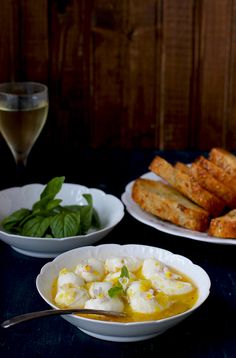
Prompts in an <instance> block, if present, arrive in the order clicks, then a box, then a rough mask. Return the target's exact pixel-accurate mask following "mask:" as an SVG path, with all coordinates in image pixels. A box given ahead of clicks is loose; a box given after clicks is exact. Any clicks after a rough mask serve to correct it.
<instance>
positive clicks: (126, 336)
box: [36, 244, 211, 342]
mask: <svg viewBox="0 0 236 358" xmlns="http://www.w3.org/2000/svg"><path fill="white" fill-rule="evenodd" d="M111 256H118V257H119V256H128V257H131V256H133V257H139V258H141V259H144V258H150V257H154V258H156V259H158V260H160V261H162V262H163V263H165V264H167V265H169V266H171V267H172V268H175V269H177V270H178V271H180V272H182V273H183V274H186V275H187V276H188V277H189V278H190V279H191V280H192V281H193V282H194V283H195V284H196V286H197V287H198V292H199V297H198V299H197V302H196V303H195V305H194V306H193V307H192V308H191V309H190V310H188V311H186V312H184V313H181V314H178V315H176V316H172V317H169V318H166V319H161V320H158V321H157V320H156V321H145V322H132V323H118V322H110V321H109V322H108V321H101V320H94V319H89V318H85V317H81V316H77V315H73V314H72V315H64V316H62V317H63V318H64V319H65V320H67V321H68V322H70V323H72V324H73V325H75V326H76V327H77V328H79V329H80V330H81V331H83V332H84V333H86V334H88V335H90V336H93V337H96V338H99V339H103V340H108V341H114V342H134V341H141V340H146V339H149V338H152V337H155V336H157V335H160V334H161V333H163V332H165V331H166V330H167V329H169V328H172V327H174V326H175V325H176V324H178V323H180V322H181V321H182V320H183V319H185V318H186V317H188V316H189V315H190V314H191V313H193V312H194V311H195V310H196V309H197V308H198V307H199V306H200V305H201V304H202V303H203V302H204V301H205V300H206V298H207V297H208V295H209V292H210V285H211V283H210V279H209V276H208V275H207V273H206V272H205V271H204V270H203V269H202V268H201V267H200V266H197V265H195V264H193V263H192V261H190V260H189V259H187V258H186V257H184V256H180V255H175V254H173V253H171V252H170V251H167V250H164V249H160V248H156V247H151V246H144V245H123V246H122V245H115V244H106V245H99V246H90V247H81V248H78V249H75V250H71V251H69V252H66V253H64V254H62V255H60V256H58V257H56V258H55V259H54V260H53V261H51V262H48V263H47V264H46V265H44V266H43V267H42V269H41V271H40V273H39V275H38V276H37V279H36V286H37V290H38V292H39V294H40V295H41V297H42V298H43V299H44V300H45V301H46V302H47V303H48V304H49V305H50V306H51V307H53V308H55V309H57V308H58V307H57V306H55V304H54V303H53V298H52V285H53V283H54V282H55V279H56V278H57V276H58V274H59V271H60V270H61V269H62V268H64V267H66V268H68V269H73V268H74V267H75V266H76V264H77V263H78V261H80V260H83V259H86V258H90V257H95V258H98V259H101V260H105V259H106V258H107V257H111Z"/></svg>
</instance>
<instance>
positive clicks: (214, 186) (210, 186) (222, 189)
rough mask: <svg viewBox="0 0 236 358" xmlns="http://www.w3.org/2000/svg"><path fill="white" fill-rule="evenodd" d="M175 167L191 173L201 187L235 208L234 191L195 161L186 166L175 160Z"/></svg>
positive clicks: (235, 197) (235, 196) (235, 194)
mask: <svg viewBox="0 0 236 358" xmlns="http://www.w3.org/2000/svg"><path fill="white" fill-rule="evenodd" d="M175 167H176V168H179V169H180V170H182V171H185V172H188V173H189V174H190V175H192V176H193V177H194V178H195V179H196V180H197V182H198V183H199V184H200V185H201V186H202V187H203V188H205V189H206V190H208V191H209V192H210V193H212V194H214V195H216V196H218V197H219V198H220V199H221V200H223V201H224V202H225V205H226V206H228V207H229V208H231V209H235V208H236V193H235V192H234V191H233V190H231V189H230V188H229V187H227V186H226V185H225V184H224V183H221V182H220V181H219V180H217V179H216V178H214V177H213V176H212V175H211V174H210V173H209V172H208V171H207V170H206V169H204V168H203V167H201V165H200V164H199V163H197V162H196V163H192V164H191V166H187V165H185V164H183V163H180V162H177V163H176V165H175Z"/></svg>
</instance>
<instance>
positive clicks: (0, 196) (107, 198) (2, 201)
mask: <svg viewBox="0 0 236 358" xmlns="http://www.w3.org/2000/svg"><path fill="white" fill-rule="evenodd" d="M43 188H44V185H42V184H28V185H25V186H23V187H16V188H10V189H5V190H2V191H0V222H1V221H2V220H3V219H4V218H5V217H6V216H8V215H10V214H11V213H12V212H14V211H16V210H18V209H20V208H28V209H31V208H32V205H33V203H34V202H35V201H36V200H38V199H39V196H40V194H41V192H42V191H43ZM84 193H90V194H91V195H92V197H93V205H94V208H95V209H96V210H97V213H98V215H99V217H100V221H101V228H100V229H99V230H91V231H89V232H88V233H87V234H86V235H78V236H71V237H65V238H61V239H59V238H55V239H49V238H38V237H27V236H20V235H14V234H10V233H8V232H6V231H4V230H3V229H2V228H1V226H0V239H1V240H2V241H4V242H5V243H6V244H8V245H10V246H11V247H12V248H13V249H14V250H16V251H18V252H20V253H21V254H24V255H27V256H32V257H45V258H48V257H56V256H58V255H60V254H61V253H62V252H65V251H68V250H72V249H75V248H77V247H81V246H87V245H92V244H94V243H95V242H97V241H99V240H101V239H102V238H103V237H104V236H106V235H107V234H108V233H109V232H110V231H111V230H112V229H113V228H114V227H115V226H116V225H117V224H118V223H119V222H120V221H121V219H122V218H123V216H124V205H123V204H122V202H121V201H120V200H119V199H118V198H116V197H115V196H113V195H110V194H106V193H105V192H103V191H102V190H99V189H95V188H87V187H85V186H83V185H79V184H70V183H64V184H63V186H62V188H61V190H60V192H59V193H58V195H57V197H58V198H60V199H62V205H72V204H75V205H81V204H85V203H86V202H85V199H84V198H83V196H82V194H84Z"/></svg>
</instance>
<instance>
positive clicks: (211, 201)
mask: <svg viewBox="0 0 236 358" xmlns="http://www.w3.org/2000/svg"><path fill="white" fill-rule="evenodd" d="M149 169H150V170H151V171H152V172H154V173H156V174H157V175H159V176H160V177H161V178H163V179H164V180H166V181H167V182H168V183H169V184H170V185H171V186H173V187H174V188H175V189H177V190H179V191H180V192H181V193H182V194H184V195H185V196H186V197H187V198H189V199H190V200H192V201H193V202H194V203H196V204H198V205H199V206H201V207H202V208H204V209H205V210H206V211H208V212H209V213H210V214H211V215H212V216H213V217H215V216H219V215H220V213H221V212H222V210H223V208H224V207H225V203H224V202H223V201H222V200H221V199H220V198H218V197H217V196H215V195H213V194H212V193H210V192H209V191H207V190H206V189H204V188H203V187H202V186H201V185H200V184H199V183H198V182H197V181H196V180H195V179H194V178H193V177H192V176H191V175H190V174H189V173H185V172H183V171H181V170H179V169H177V168H174V167H173V166H172V165H171V164H170V163H168V162H167V161H166V160H165V159H163V158H161V157H159V156H156V157H155V158H154V160H153V161H152V162H151V164H150V166H149Z"/></svg>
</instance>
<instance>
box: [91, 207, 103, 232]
mask: <svg viewBox="0 0 236 358" xmlns="http://www.w3.org/2000/svg"><path fill="white" fill-rule="evenodd" d="M91 225H92V226H93V227H95V228H97V229H101V222H100V218H99V215H98V213H97V211H96V209H94V208H93V210H92V222H91Z"/></svg>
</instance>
